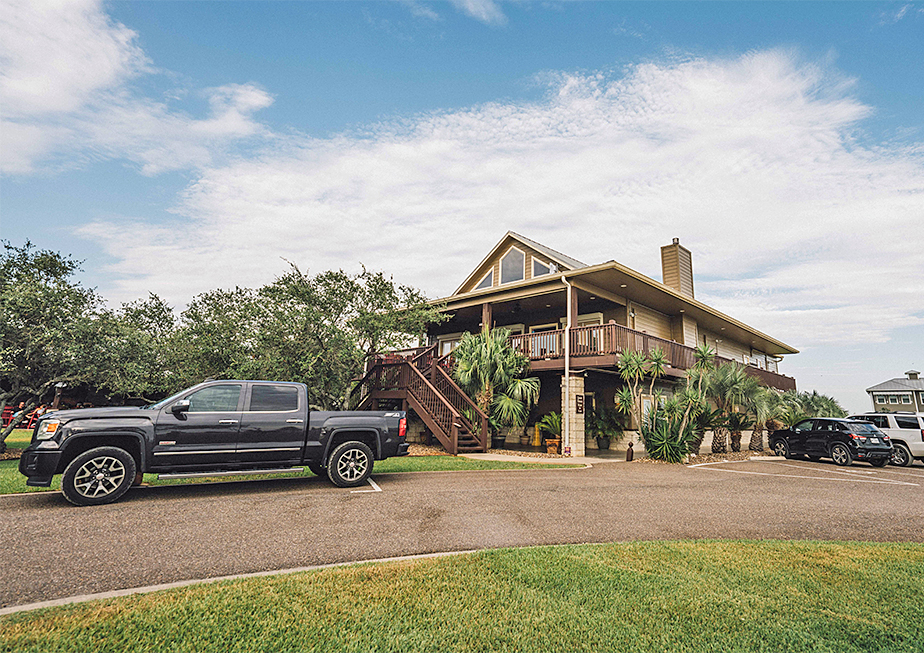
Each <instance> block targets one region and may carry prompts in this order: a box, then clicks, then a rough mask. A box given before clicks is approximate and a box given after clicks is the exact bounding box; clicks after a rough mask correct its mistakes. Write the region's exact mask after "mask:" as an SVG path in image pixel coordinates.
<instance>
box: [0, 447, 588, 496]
mask: <svg viewBox="0 0 924 653" xmlns="http://www.w3.org/2000/svg"><path fill="white" fill-rule="evenodd" d="M7 441H8V442H9V440H7ZM581 466H582V465H575V464H567V463H556V464H540V463H519V462H505V461H493V460H472V459H470V458H458V457H455V456H406V457H402V458H388V459H387V460H379V461H377V462H376V463H375V466H374V467H373V474H391V473H398V472H447V471H464V470H489V469H539V468H556V467H558V468H561V467H581ZM299 476H313V474H312V473H311V472H310V471H308V469H307V468H306V469H305V471H303V472H296V473H292V474H277V475H275V476H267V475H264V474H259V475H252V476H251V475H247V476H231V477H229V476H210V477H203V478H174V479H159V478H158V477H157V475H156V474H145V475H144V482H145V483H147V484H149V485H192V484H197V483H214V482H219V481H220V482H228V481H246V480H258V479H262V480H265V479H267V478H286V477H288V478H292V477H299ZM60 489H61V477H60V476H55V477H54V479H53V480H52V482H51V486H50V487H47V488H46V487H29V486H27V485H26V477H25V476H23V475H22V474H20V473H19V461H18V460H3V461H0V495H2V494H17V493H19V492H50V491H54V490H60Z"/></svg>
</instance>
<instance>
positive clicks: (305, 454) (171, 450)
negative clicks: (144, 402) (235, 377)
mask: <svg viewBox="0 0 924 653" xmlns="http://www.w3.org/2000/svg"><path fill="white" fill-rule="evenodd" d="M406 430H407V419H406V416H405V413H403V412H400V411H393V412H370V411H353V412H324V411H311V410H309V409H308V391H307V388H306V386H305V385H303V384H301V383H283V382H275V381H207V382H205V383H201V384H199V385H197V386H194V387H192V388H188V389H186V390H183V391H182V392H180V393H178V394H175V395H173V396H172V397H169V398H167V399H164V400H163V401H161V402H159V403H156V404H153V405H151V406H146V407H143V408H131V407H127V408H84V409H81V410H63V411H57V412H53V413H48V414H47V415H45V417H44V418H43V419H42V420H41V421H40V422H39V423H38V424H37V425H36V427H35V431H34V432H33V434H32V442H31V443H30V444H29V446H28V448H26V450H25V451H24V452H23V454H22V457H21V458H20V460H19V471H20V472H22V473H23V474H24V475H25V476H27V477H28V480H27V485H33V486H41V487H47V486H49V485H50V484H51V480H52V477H53V476H54V475H55V474H64V476H63V478H62V481H61V489H62V490H63V492H64V496H65V497H66V498H67V500H68V501H70V502H71V503H73V504H76V505H79V506H87V505H97V504H102V503H110V502H112V501H115V500H116V499H118V498H119V497H121V496H122V495H123V494H125V492H127V491H128V489H129V488H130V487H131V486H132V485H133V484H138V483H140V482H141V475H142V474H143V473H152V474H159V475H160V478H182V477H195V476H218V475H233V474H272V473H281V472H289V471H301V469H302V468H303V467H308V468H309V469H310V470H311V471H312V472H314V473H315V474H317V475H319V476H321V475H326V476H327V477H328V478H329V479H330V480H331V482H333V483H334V484H335V485H337V486H340V487H353V486H356V485H360V484H361V483H363V482H365V480H366V479H367V478H368V477H369V475H370V474H371V473H372V465H373V463H374V461H375V460H384V459H385V458H389V457H391V456H405V455H407V450H408V445H407V443H406V441H405V432H406Z"/></svg>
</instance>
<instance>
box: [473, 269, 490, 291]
mask: <svg viewBox="0 0 924 653" xmlns="http://www.w3.org/2000/svg"><path fill="white" fill-rule="evenodd" d="M493 285H494V270H491V271H490V272H488V273H487V274H486V275H484V279H482V280H481V283H479V284H478V285H477V286H475V290H482V289H483V288H490V287H491V286H493Z"/></svg>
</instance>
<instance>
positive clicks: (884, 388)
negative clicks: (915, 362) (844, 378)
mask: <svg viewBox="0 0 924 653" xmlns="http://www.w3.org/2000/svg"><path fill="white" fill-rule="evenodd" d="M919 390H924V379H908V378H902V377H898V378H897V379H889V380H888V381H883V382H882V383H879V384H878V385H874V386H872V387H870V388H867V389H866V391H867V392H917V391H919Z"/></svg>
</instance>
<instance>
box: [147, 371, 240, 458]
mask: <svg viewBox="0 0 924 653" xmlns="http://www.w3.org/2000/svg"><path fill="white" fill-rule="evenodd" d="M243 391H244V384H243V383H240V382H237V383H234V382H229V383H216V384H212V385H207V386H205V387H200V388H199V389H197V390H193V391H192V392H190V393H189V394H187V395H185V396H183V397H178V398H177V401H181V400H184V399H185V400H188V401H189V409H188V410H186V411H183V412H174V411H173V410H171V406H172V405H168V406H165V407H164V408H163V409H162V410H161V412H160V414H159V415H158V416H157V423H156V424H155V425H154V450H153V454H154V456H153V461H152V464H151V466H152V468H164V467H167V468H177V467H195V466H209V467H220V466H222V465H223V464H225V463H228V462H232V461H233V460H234V455H235V451H236V449H237V438H238V428H239V426H240V422H241V407H242V405H243V399H244V392H243ZM173 403H177V402H173Z"/></svg>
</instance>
